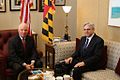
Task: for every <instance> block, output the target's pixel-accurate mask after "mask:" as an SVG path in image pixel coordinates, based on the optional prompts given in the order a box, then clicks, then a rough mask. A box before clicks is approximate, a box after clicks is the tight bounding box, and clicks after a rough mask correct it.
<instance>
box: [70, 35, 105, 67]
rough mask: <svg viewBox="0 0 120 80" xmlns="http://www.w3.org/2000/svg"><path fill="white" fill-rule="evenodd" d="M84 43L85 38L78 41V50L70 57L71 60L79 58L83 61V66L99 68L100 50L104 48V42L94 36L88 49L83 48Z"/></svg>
mask: <svg viewBox="0 0 120 80" xmlns="http://www.w3.org/2000/svg"><path fill="white" fill-rule="evenodd" d="M85 41H86V36H83V37H82V38H81V40H80V44H79V50H78V51H76V52H75V53H74V54H73V55H72V57H73V59H76V58H80V59H82V61H84V63H85V66H88V67H89V68H91V69H98V68H100V65H101V64H102V63H101V57H102V49H103V47H104V41H103V39H102V38H100V37H99V36H97V35H96V34H94V36H93V37H92V39H91V41H90V43H89V45H88V47H87V48H86V49H84V48H83V46H84V44H85Z"/></svg>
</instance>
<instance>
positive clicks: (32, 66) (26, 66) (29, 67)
mask: <svg viewBox="0 0 120 80" xmlns="http://www.w3.org/2000/svg"><path fill="white" fill-rule="evenodd" d="M34 63H35V60H32V61H31V64H25V65H24V67H25V68H26V69H27V70H32V69H34Z"/></svg>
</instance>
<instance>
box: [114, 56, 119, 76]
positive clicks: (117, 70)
mask: <svg viewBox="0 0 120 80" xmlns="http://www.w3.org/2000/svg"><path fill="white" fill-rule="evenodd" d="M115 73H117V74H118V75H119V76H120V58H119V61H118V63H117V66H116V68H115Z"/></svg>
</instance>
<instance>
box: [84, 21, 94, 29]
mask: <svg viewBox="0 0 120 80" xmlns="http://www.w3.org/2000/svg"><path fill="white" fill-rule="evenodd" d="M86 25H88V26H89V27H91V28H92V29H95V25H94V24H93V23H89V22H87V23H85V24H84V25H83V27H84V26H86Z"/></svg>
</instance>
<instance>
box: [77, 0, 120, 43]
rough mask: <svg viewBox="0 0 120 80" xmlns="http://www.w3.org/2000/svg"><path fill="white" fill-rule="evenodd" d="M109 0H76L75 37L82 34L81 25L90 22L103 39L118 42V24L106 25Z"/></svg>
mask: <svg viewBox="0 0 120 80" xmlns="http://www.w3.org/2000/svg"><path fill="white" fill-rule="evenodd" d="M108 6H109V0H77V37H79V36H81V35H82V34H83V32H82V25H83V24H84V23H85V22H92V23H94V24H95V25H96V33H97V34H98V35H100V36H101V37H102V38H103V39H107V40H113V41H118V42H120V36H119V33H120V26H119V27H115V26H108V25H107V23H108V8H109V7H108Z"/></svg>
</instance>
